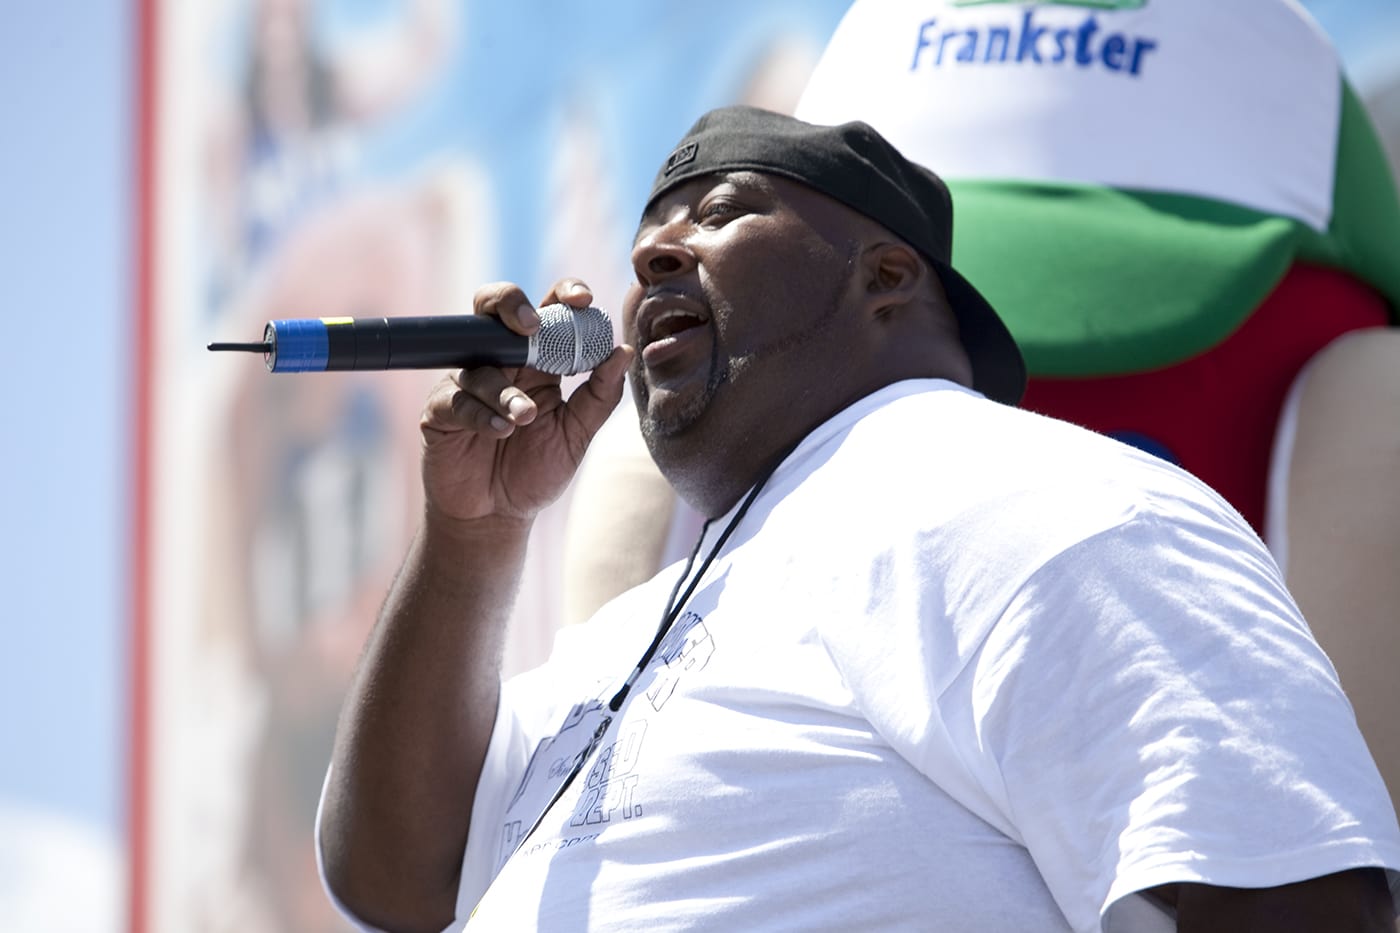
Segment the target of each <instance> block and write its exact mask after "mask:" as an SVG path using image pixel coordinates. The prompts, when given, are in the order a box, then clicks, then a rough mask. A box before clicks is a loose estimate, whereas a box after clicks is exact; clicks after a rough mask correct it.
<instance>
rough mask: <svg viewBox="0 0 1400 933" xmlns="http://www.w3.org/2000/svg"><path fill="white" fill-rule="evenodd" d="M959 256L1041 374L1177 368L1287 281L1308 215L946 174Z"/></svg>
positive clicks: (1031, 366)
mask: <svg viewBox="0 0 1400 933" xmlns="http://www.w3.org/2000/svg"><path fill="white" fill-rule="evenodd" d="M948 186H949V188H950V190H951V191H952V192H953V201H954V205H955V209H956V222H955V228H956V233H955V236H954V243H953V261H954V263H955V264H956V265H957V267H958V269H959V270H961V272H962V273H963V275H964V276H965V277H966V279H967V281H968V282H969V283H975V284H976V289H975V291H978V292H980V293H981V295H985V296H986V298H985V301H986V302H990V303H991V304H992V305H993V306H995V307H996V309H997V314H998V315H999V316H1000V318H1001V320H1002V321H1003V322H1004V323H1005V326H1006V328H1008V329H1009V330H1010V332H1011V333H1012V334H1013V335H1014V336H1015V343H1016V344H1017V345H1018V346H1019V347H1020V349H1021V353H1022V354H1023V355H1024V357H1025V361H1026V368H1027V370H1028V371H1029V373H1030V375H1032V376H1055V377H1072V376H1083V377H1090V376H1103V375H1121V374H1125V373H1130V372H1144V371H1150V370H1154V369H1159V368H1162V367H1166V366H1170V365H1172V364H1174V363H1178V362H1180V361H1181V360H1184V359H1187V358H1189V357H1191V356H1195V355H1197V354H1199V353H1202V352H1205V351H1206V350H1208V349H1209V348H1211V347H1212V346H1215V345H1216V344H1218V343H1219V342H1220V341H1222V340H1224V339H1225V338H1226V337H1228V336H1229V335H1230V334H1231V333H1232V332H1233V331H1234V330H1235V329H1236V328H1237V327H1239V325H1240V324H1241V323H1243V321H1244V320H1245V318H1247V317H1248V316H1249V314H1250V313H1251V312H1252V311H1253V310H1254V308H1256V307H1257V306H1258V305H1259V303H1260V302H1261V301H1262V300H1263V299H1264V297H1265V296H1267V295H1268V293H1269V292H1270V291H1271V290H1272V289H1273V287H1274V286H1275V285H1276V284H1277V283H1278V282H1279V281H1280V280H1281V279H1282V277H1283V275H1284V273H1285V272H1286V271H1287V269H1288V267H1289V266H1290V265H1291V264H1292V262H1293V260H1294V257H1295V255H1296V254H1297V252H1298V247H1299V244H1300V242H1301V241H1302V240H1303V239H1304V238H1305V237H1306V236H1307V235H1308V231H1307V230H1306V229H1305V228H1303V227H1302V225H1301V224H1299V223H1298V222H1297V221H1293V220H1290V219H1288V218H1284V217H1279V216H1276V215H1268V214H1261V213H1259V212H1256V211H1251V210H1249V209H1247V208H1242V207H1238V206H1235V205H1230V204H1224V203H1221V202H1218V201H1209V200H1202V199H1199V198H1192V197H1188V196H1184V195H1171V194H1160V193H1132V192H1125V191H1120V190H1116V189H1110V188H1100V187H1094V186H1089V185H1069V184H1058V183H1056V184H1050V183H1034V184H1031V183H1022V182H983V181H953V180H950V181H949V182H948Z"/></svg>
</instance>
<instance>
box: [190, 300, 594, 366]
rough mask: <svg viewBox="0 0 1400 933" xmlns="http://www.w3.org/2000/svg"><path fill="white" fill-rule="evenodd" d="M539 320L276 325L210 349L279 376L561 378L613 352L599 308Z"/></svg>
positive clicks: (466, 317)
mask: <svg viewBox="0 0 1400 933" xmlns="http://www.w3.org/2000/svg"><path fill="white" fill-rule="evenodd" d="M539 316H540V329H539V330H538V331H537V332H536V333H535V335H534V336H532V337H522V336H521V335H520V334H517V333H515V332H514V331H512V330H511V329H510V328H508V327H506V326H505V325H504V324H502V323H501V322H500V321H498V320H496V319H495V318H493V317H485V316H482V315H475V314H453V315H441V316H438V317H371V318H348V317H326V318H303V319H293V320H283V321H269V322H268V324H267V326H266V327H265V328H263V339H262V342H261V343H211V344H209V349H210V350H236V351H242V352H245V353H261V354H262V355H263V361H264V362H265V363H266V364H267V370H268V372H273V373H308V372H325V371H328V370H350V369H470V368H472V367H475V366H529V367H532V368H534V369H538V370H539V371H541V372H546V373H552V374H554V375H556V376H572V375H574V374H575V373H581V372H587V371H588V370H590V369H592V368H593V367H595V366H597V365H598V364H599V363H601V362H603V360H605V359H606V358H607V356H608V354H609V353H611V352H612V350H613V329H612V321H611V320H609V319H608V316H607V315H606V314H604V313H603V312H602V311H600V310H598V309H597V308H585V309H583V310H575V309H573V308H571V307H569V306H568V305H565V304H553V305H546V306H545V307H543V308H540V309H539Z"/></svg>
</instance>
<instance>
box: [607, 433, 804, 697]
mask: <svg viewBox="0 0 1400 933" xmlns="http://www.w3.org/2000/svg"><path fill="white" fill-rule="evenodd" d="M790 453H792V448H791V447H789V448H788V449H787V450H785V451H783V454H782V456H780V457H777V458H775V459H774V460H773V463H772V465H771V466H769V467H768V469H767V470H766V471H764V473H763V475H762V476H760V477H759V478H758V482H756V483H754V485H753V488H752V489H750V490H749V494H748V495H747V496H746V497H745V498H744V502H743V504H742V505H740V506H739V508H738V510H737V511H735V513H734V517H733V518H731V519H730V520H729V524H727V525H725V526H724V531H722V532H720V536H719V540H717V541H715V544H714V547H712V548H710V552H709V553H708V554H706V555H705V559H704V560H703V561H701V563H700V569H699V570H697V571H695V575H694V576H691V574H690V568H691V566H692V565H694V563H695V558H696V555H698V554H699V553H700V545H701V544H703V543H704V542H705V535H706V534H707V533H708V532H709V530H710V520H706V522H705V526H704V527H703V528H702V529H701V530H700V538H699V540H697V541H696V542H695V548H694V550H692V551H691V552H690V557H689V558H688V559H687V560H686V562H685V569H684V570H683V571H681V575H680V577H679V579H677V580H676V585H675V586H674V587H672V588H671V596H670V598H669V599H667V600H666V611H665V612H664V613H663V614H662V616H661V625H660V626H658V627H657V629H656V636H655V637H654V638H652V640H651V644H650V645H649V646H648V647H647V650H646V651H645V652H643V654H642V657H641V660H639V661H638V662H637V666H636V667H634V668H632V673H630V674H628V675H627V680H625V681H624V682H623V684H622V688H621V689H620V690H618V691H617V693H615V694H613V698H612V699H611V700H609V701H608V709H610V710H612V711H613V712H614V713H616V712H617V711H618V710H620V709H621V708H622V703H623V701H624V700H626V699H627V694H629V693H631V692H632V686H633V685H634V684H635V683H636V682H637V678H638V677H640V676H642V672H643V671H644V670H646V667H647V665H648V664H650V663H651V659H652V657H653V656H654V655H655V654H656V649H657V648H659V647H661V642H662V640H664V639H665V638H666V633H667V632H669V631H670V630H671V626H672V625H674V624H675V622H676V619H677V618H679V616H680V614H681V610H682V609H683V608H685V604H686V603H687V602H689V601H690V597H691V596H692V595H693V594H694V593H695V588H696V587H697V586H699V585H700V581H701V580H702V579H703V578H704V576H705V571H706V570H709V569H710V565H711V564H712V563H714V562H715V558H716V557H718V556H719V553H720V551H722V550H724V545H725V542H727V541H728V540H729V536H730V535H732V534H733V533H734V529H736V528H738V527H739V522H741V521H743V519H744V515H746V514H747V513H748V511H749V506H751V505H753V504H754V500H756V499H757V498H758V494H759V493H760V492H762V491H763V487H764V486H765V485H767V483H768V480H769V479H770V478H772V476H773V474H774V473H775V472H776V471H777V469H778V467H779V466H781V465H782V463H783V461H784V460H786V459H787V455H788V454H790ZM687 579H689V580H690V585H689V586H687V587H686V588H685V592H684V593H682V594H681V597H680V599H677V598H676V593H677V592H679V591H680V588H681V584H682V583H684V582H685V581H686V580H687Z"/></svg>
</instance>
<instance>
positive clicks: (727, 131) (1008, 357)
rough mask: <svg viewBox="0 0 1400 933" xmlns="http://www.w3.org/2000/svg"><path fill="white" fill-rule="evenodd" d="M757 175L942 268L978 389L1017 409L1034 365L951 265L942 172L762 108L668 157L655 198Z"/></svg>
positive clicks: (712, 122)
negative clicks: (803, 190) (819, 197)
mask: <svg viewBox="0 0 1400 933" xmlns="http://www.w3.org/2000/svg"><path fill="white" fill-rule="evenodd" d="M743 170H748V171H755V172H764V173H767V174H772V175H780V176H782V177H784V178H790V179H792V180H793V181H797V182H801V183H802V184H804V185H807V186H808V187H809V188H813V189H815V190H817V191H820V192H821V193H823V194H825V195H827V196H828V197H832V198H835V199H836V200H837V201H840V202H841V203H842V204H845V205H846V206H847V207H850V208H852V209H853V210H855V211H858V212H859V213H861V214H864V215H865V216H866V217H869V218H870V219H872V220H874V221H876V222H877V223H879V224H881V225H882V226H884V227H885V228H886V229H888V230H889V231H890V232H891V233H893V234H895V235H896V236H898V237H900V238H901V239H903V240H904V241H905V242H907V243H908V244H909V245H911V246H913V247H914V248H915V249H917V250H918V251H919V252H920V253H922V254H923V255H924V256H925V258H927V259H928V260H929V262H931V263H932V264H933V267H934V270H935V271H936V272H937V273H938V278H939V281H940V282H941V283H942V284H943V291H944V292H945V293H946V294H947V296H948V303H949V304H950V305H951V306H952V309H953V313H954V314H955V315H957V319H958V328H959V331H960V334H961V338H962V343H963V347H964V348H965V349H966V350H967V355H968V358H969V359H970V360H971V362H972V387H973V388H974V389H976V390H977V391H978V392H981V393H982V394H983V395H985V396H987V397H988V398H990V399H994V400H995V401H998V402H1004V403H1005V404H1008V405H1015V404H1017V403H1018V402H1020V401H1021V396H1022V395H1024V394H1025V390H1026V364H1025V362H1024V361H1023V360H1022V358H1021V351H1020V350H1019V349H1018V348H1017V347H1016V341H1015V340H1013V339H1012V337H1011V334H1010V332H1009V331H1007V329H1006V325H1005V324H1003V323H1002V321H1001V318H1000V317H998V316H997V313H996V311H995V310H993V309H992V306H991V305H990V304H988V303H987V300H986V299H985V298H983V297H982V295H981V294H980V293H979V292H978V291H977V289H975V288H973V287H972V284H971V283H970V282H968V281H967V279H965V278H963V277H962V276H961V275H960V274H958V272H957V270H955V269H954V268H953V267H952V265H951V259H952V253H953V199H952V197H951V196H950V195H949V193H948V187H947V186H946V185H945V184H943V180H942V179H940V178H939V177H938V176H937V175H935V174H934V173H933V172H931V171H929V170H928V169H926V168H924V167H923V166H922V165H918V164H917V163H914V162H911V161H909V160H908V159H906V158H905V157H904V156H903V155H901V154H900V152H899V150H897V149H895V148H894V146H892V145H890V143H889V142H888V141H887V140H886V139H885V138H884V137H883V136H881V135H880V134H879V133H877V132H875V130H874V129H873V128H872V127H871V126H870V125H869V124H866V123H861V122H853V123H843V124H841V125H840V126H817V125H814V124H811V123H804V122H803V121H801V120H798V119H796V118H794V117H790V116H785V115H783V114H779V113H773V112H772V111H768V110H760V109H759V108H757V107H722V108H720V109H718V110H712V111H710V112H709V113H707V114H705V115H704V116H702V117H701V118H700V119H699V120H698V121H696V123H695V125H694V126H692V127H691V128H690V131H689V132H688V133H686V135H685V138H684V139H683V140H681V143H680V145H679V146H677V147H676V150H675V151H674V152H672V153H671V155H670V157H669V158H667V159H666V162H665V164H664V165H662V166H661V170H660V171H659V172H658V173H657V175H656V181H655V182H654V183H653V184H652V187H651V194H650V195H649V196H648V197H647V208H650V207H651V205H652V202H654V201H655V200H656V199H657V198H658V197H659V196H661V195H662V194H664V193H665V192H666V191H668V190H670V189H671V188H674V187H675V186H676V185H679V184H681V183H682V182H684V181H687V180H689V179H691V178H696V177H698V176H701V175H710V174H713V173H715V172H731V171H743Z"/></svg>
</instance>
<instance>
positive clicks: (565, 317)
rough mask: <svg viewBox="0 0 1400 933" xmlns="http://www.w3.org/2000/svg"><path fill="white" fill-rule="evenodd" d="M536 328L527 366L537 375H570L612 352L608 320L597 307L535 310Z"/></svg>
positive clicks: (609, 321)
mask: <svg viewBox="0 0 1400 933" xmlns="http://www.w3.org/2000/svg"><path fill="white" fill-rule="evenodd" d="M539 315H540V329H539V332H538V333H536V334H535V336H534V337H532V338H531V339H530V356H531V359H530V361H529V365H531V366H533V367H534V368H535V369H538V370H539V371H540V372H545V373H553V374H554V375H556V376H572V375H574V374H575V373H583V372H587V371H588V370H590V369H592V368H593V367H595V366H597V365H598V364H599V363H601V362H603V360H605V359H607V358H608V354H609V353H611V352H612V351H613V327H612V320H611V319H610V318H609V317H608V316H607V315H606V314H605V313H603V312H602V311H600V310H599V309H597V308H584V309H583V310H581V311H576V310H574V309H573V308H571V307H569V306H568V305H565V304H553V305H546V306H545V307H543V308H540V309H539Z"/></svg>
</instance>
